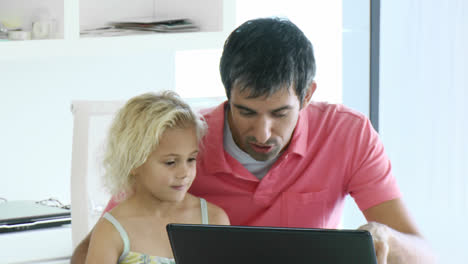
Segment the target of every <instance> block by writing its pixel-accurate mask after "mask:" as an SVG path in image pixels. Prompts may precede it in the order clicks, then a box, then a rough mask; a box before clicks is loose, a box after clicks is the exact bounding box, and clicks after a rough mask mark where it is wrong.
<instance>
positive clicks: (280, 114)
mask: <svg viewBox="0 0 468 264" xmlns="http://www.w3.org/2000/svg"><path fill="white" fill-rule="evenodd" d="M287 115H288V113H285V112H279V113H273V116H274V117H285V116H287Z"/></svg>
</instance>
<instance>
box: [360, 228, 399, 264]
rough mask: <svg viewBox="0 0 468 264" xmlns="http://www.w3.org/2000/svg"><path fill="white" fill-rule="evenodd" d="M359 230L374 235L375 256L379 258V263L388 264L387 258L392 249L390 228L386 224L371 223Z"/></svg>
mask: <svg viewBox="0 0 468 264" xmlns="http://www.w3.org/2000/svg"><path fill="white" fill-rule="evenodd" d="M358 229H360V230H367V231H369V232H370V233H371V235H372V240H373V241H374V248H375V255H376V256H377V263H379V264H387V258H388V253H389V248H390V245H389V243H390V236H391V231H390V228H389V227H388V226H386V225H384V224H380V223H377V222H369V223H368V224H365V225H363V226H361V227H359V228H358Z"/></svg>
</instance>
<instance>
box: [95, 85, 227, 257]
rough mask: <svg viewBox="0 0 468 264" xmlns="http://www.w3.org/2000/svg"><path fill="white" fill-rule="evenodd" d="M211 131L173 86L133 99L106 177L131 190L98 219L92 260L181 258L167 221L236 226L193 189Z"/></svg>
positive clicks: (114, 132)
mask: <svg viewBox="0 0 468 264" xmlns="http://www.w3.org/2000/svg"><path fill="white" fill-rule="evenodd" d="M205 129H206V125H205V123H204V122H203V121H202V120H201V119H200V118H199V117H198V116H197V115H196V114H195V113H194V112H193V111H192V110H191V108H190V107H189V106H188V105H187V104H186V103H184V102H183V101H182V100H181V99H180V98H179V97H178V96H177V94H175V93H174V92H163V93H160V94H152V93H148V94H143V95H140V96H137V97H134V98H132V99H130V100H129V101H128V102H127V104H126V105H125V106H124V107H123V108H122V109H121V110H120V111H119V112H118V114H117V116H116V117H115V119H114V121H113V124H112V126H111V128H110V131H109V137H108V145H107V149H106V154H105V158H104V168H105V169H106V174H105V180H106V183H107V185H108V187H109V188H110V191H111V193H112V194H113V195H115V194H118V193H122V192H124V193H126V194H127V195H126V198H125V200H124V201H122V202H121V203H120V204H119V205H118V206H116V207H115V208H114V209H113V210H111V211H110V212H109V213H106V214H104V216H103V217H102V218H101V219H100V220H99V221H98V223H97V224H96V226H95V228H94V230H93V233H92V236H91V243H90V246H89V252H88V255H87V258H86V263H157V264H167V263H174V259H173V256H172V251H171V246H170V244H169V239H168V236H167V232H166V225H167V224H168V223H193V224H208V223H209V224H219V225H228V224H229V219H228V217H227V215H226V213H225V212H224V211H223V210H222V209H221V208H219V207H217V206H215V205H213V204H210V203H207V202H206V201H205V200H204V199H202V198H198V197H194V196H193V195H191V194H188V193H187V190H188V189H189V187H190V185H191V184H192V181H193V180H194V178H195V172H196V158H197V153H198V143H199V141H200V138H201V137H202V136H203V134H204V132H205Z"/></svg>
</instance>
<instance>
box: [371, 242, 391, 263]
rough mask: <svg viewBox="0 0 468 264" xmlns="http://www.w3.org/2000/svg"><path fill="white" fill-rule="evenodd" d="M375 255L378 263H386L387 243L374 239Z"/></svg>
mask: <svg viewBox="0 0 468 264" xmlns="http://www.w3.org/2000/svg"><path fill="white" fill-rule="evenodd" d="M374 248H375V255H376V256H377V263H378V264H387V257H388V244H387V243H383V242H380V241H375V240H374Z"/></svg>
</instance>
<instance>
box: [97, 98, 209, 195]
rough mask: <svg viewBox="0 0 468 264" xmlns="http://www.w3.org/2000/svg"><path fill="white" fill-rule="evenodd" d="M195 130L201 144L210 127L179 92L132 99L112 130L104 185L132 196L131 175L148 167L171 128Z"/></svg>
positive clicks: (117, 115)
mask: <svg viewBox="0 0 468 264" xmlns="http://www.w3.org/2000/svg"><path fill="white" fill-rule="evenodd" d="M192 126H195V128H196V131H197V137H198V140H199V141H200V139H201V138H202V137H203V135H204V134H205V132H206V123H205V122H204V120H203V119H202V118H201V116H199V115H197V114H196V113H195V112H194V111H193V110H192V109H191V107H190V106H189V105H188V104H187V103H185V102H184V101H183V100H182V99H181V98H180V97H179V96H178V95H177V94H176V93H175V92H173V91H163V92H160V93H145V94H142V95H139V96H136V97H133V98H131V99H130V100H128V101H127V103H126V104H125V105H124V106H123V107H122V108H121V109H120V110H119V111H118V113H117V114H116V116H115V118H114V120H113V122H112V125H111V127H110V129H109V134H108V138H107V145H106V146H105V152H104V160H103V166H104V170H105V172H104V184H105V186H106V187H107V188H108V189H109V191H110V193H111V194H112V195H113V196H114V197H117V196H116V195H117V194H121V193H122V192H124V193H131V189H132V186H133V177H132V175H131V171H132V170H134V169H136V168H138V167H139V166H141V165H142V164H143V163H145V161H146V159H147V158H148V156H149V155H150V154H151V153H152V152H153V151H154V149H155V148H157V146H158V144H159V140H160V138H161V135H162V134H163V133H164V131H165V130H166V129H168V128H188V127H192Z"/></svg>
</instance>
